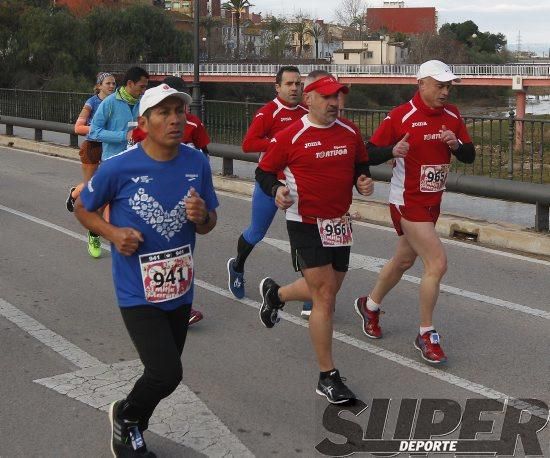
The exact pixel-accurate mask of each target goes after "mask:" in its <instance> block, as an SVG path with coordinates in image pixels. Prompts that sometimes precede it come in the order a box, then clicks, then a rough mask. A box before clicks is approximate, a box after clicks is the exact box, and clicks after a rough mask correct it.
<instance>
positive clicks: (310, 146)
mask: <svg viewBox="0 0 550 458" xmlns="http://www.w3.org/2000/svg"><path fill="white" fill-rule="evenodd" d="M313 146H321V142H320V141H316V142H309V143H306V144H305V145H304V148H312V147H313Z"/></svg>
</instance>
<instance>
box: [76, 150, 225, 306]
mask: <svg viewBox="0 0 550 458" xmlns="http://www.w3.org/2000/svg"><path fill="white" fill-rule="evenodd" d="M191 187H193V188H194V189H195V190H196V191H197V192H198V193H199V195H200V196H201V197H202V199H203V200H204V201H205V203H206V208H207V209H208V210H209V211H210V210H213V209H215V208H217V207H218V199H217V197H216V192H215V191H214V185H213V183H212V173H211V170H210V165H209V163H208V159H207V158H206V157H205V156H204V154H203V153H202V152H200V151H198V150H196V149H194V148H190V147H188V146H185V145H183V144H182V145H180V146H179V154H178V155H177V156H176V157H175V158H174V159H172V160H169V161H157V160H154V159H153V158H151V157H150V156H148V155H147V153H145V151H144V150H143V148H142V146H141V144H138V145H136V146H135V147H133V148H130V149H128V150H126V151H123V152H122V153H120V154H118V155H116V156H113V157H112V158H110V159H108V160H106V161H104V162H102V163H101V165H100V167H99V168H98V170H97V172H96V173H95V175H94V176H93V177H92V179H91V180H90V181H89V182H88V184H87V186H85V187H84V189H83V190H82V192H81V194H80V199H81V201H82V204H83V205H84V207H85V208H86V210H88V211H90V212H93V211H96V210H97V209H99V208H101V207H102V206H103V205H105V204H106V203H109V206H110V222H111V224H113V225H114V226H117V227H130V228H134V229H136V230H138V231H140V232H141V234H142V236H143V239H144V241H143V242H140V243H139V246H138V249H137V251H136V252H135V253H134V254H133V255H131V256H124V255H122V254H120V253H119V252H118V250H117V249H116V247H115V246H114V245H113V244H111V252H112V257H113V281H114V284H115V292H116V296H117V300H118V304H119V306H120V307H132V306H136V305H146V304H149V305H153V306H155V307H158V308H161V309H163V310H173V309H175V308H177V307H179V306H180V305H182V304H190V303H192V301H193V249H194V247H195V224H194V223H192V222H191V221H188V220H187V218H186V214H185V201H184V198H185V197H186V196H187V195H188V193H189V191H190V188H191Z"/></svg>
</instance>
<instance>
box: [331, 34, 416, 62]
mask: <svg viewBox="0 0 550 458" xmlns="http://www.w3.org/2000/svg"><path fill="white" fill-rule="evenodd" d="M380 38H381V39H378V40H375V39H373V38H372V37H371V38H369V39H367V40H361V41H351V40H344V42H343V44H342V48H341V49H338V50H336V51H334V53H333V61H334V63H335V64H352V65H399V64H403V63H405V62H406V61H407V57H408V55H409V51H408V49H407V48H405V46H404V44H403V43H398V42H392V41H390V37H389V36H384V37H380Z"/></svg>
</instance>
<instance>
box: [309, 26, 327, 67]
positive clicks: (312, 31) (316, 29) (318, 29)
mask: <svg viewBox="0 0 550 458" xmlns="http://www.w3.org/2000/svg"><path fill="white" fill-rule="evenodd" d="M307 34H308V35H309V36H310V37H311V38H313V39H314V40H315V60H317V59H319V40H320V39H321V38H323V37H324V35H325V29H324V28H323V26H322V25H321V24H319V23H318V22H314V23H313V24H312V25H311V27H309V28H308V30H307Z"/></svg>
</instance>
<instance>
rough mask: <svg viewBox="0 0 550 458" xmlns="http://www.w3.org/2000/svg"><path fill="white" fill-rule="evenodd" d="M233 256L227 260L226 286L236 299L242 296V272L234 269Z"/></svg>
mask: <svg viewBox="0 0 550 458" xmlns="http://www.w3.org/2000/svg"><path fill="white" fill-rule="evenodd" d="M234 263H235V258H230V259H229V260H228V261H227V276H228V280H227V286H228V287H229V291H231V292H232V293H233V296H235V297H236V298H237V299H242V298H243V297H244V272H237V271H236V270H235V269H234V267H233V266H234Z"/></svg>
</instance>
